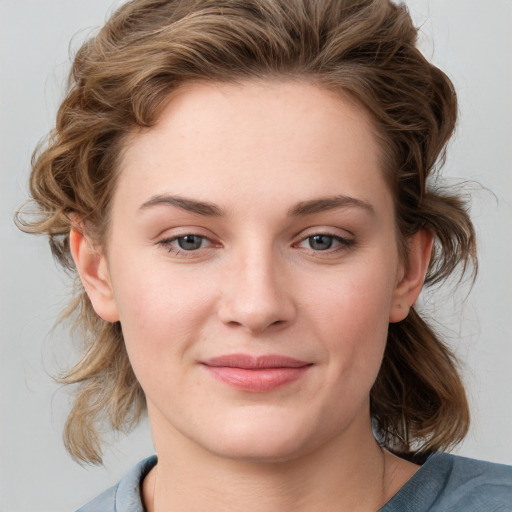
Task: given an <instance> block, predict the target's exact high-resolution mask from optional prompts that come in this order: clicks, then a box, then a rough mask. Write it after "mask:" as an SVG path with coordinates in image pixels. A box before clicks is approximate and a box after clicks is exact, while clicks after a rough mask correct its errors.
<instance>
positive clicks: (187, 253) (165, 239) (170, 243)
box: [155, 227, 221, 258]
mask: <svg viewBox="0 0 512 512" xmlns="http://www.w3.org/2000/svg"><path fill="white" fill-rule="evenodd" d="M186 236H196V237H199V238H201V239H203V240H206V241H208V245H207V246H206V247H200V248H198V249H195V250H187V249H183V248H180V247H178V246H176V245H174V243H175V242H176V240H179V239H180V238H184V237H186ZM155 244H156V245H157V246H160V247H162V248H164V249H165V250H166V251H167V252H169V253H170V254H174V255H176V256H178V255H179V256H180V257H185V258H186V257H194V256H195V257H197V256H199V255H200V254H203V253H204V251H206V250H209V249H212V248H218V247H221V244H220V243H219V242H216V241H215V237H214V236H212V235H206V234H205V233H204V231H203V230H202V229H201V228H195V227H182V228H179V229H177V230H175V231H174V232H172V233H169V234H168V235H161V236H159V237H158V238H157V239H156V240H155Z"/></svg>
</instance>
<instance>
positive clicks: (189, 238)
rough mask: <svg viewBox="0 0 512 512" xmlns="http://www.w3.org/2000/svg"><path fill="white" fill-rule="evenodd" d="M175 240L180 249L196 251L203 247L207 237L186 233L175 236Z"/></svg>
mask: <svg viewBox="0 0 512 512" xmlns="http://www.w3.org/2000/svg"><path fill="white" fill-rule="evenodd" d="M174 241H175V242H176V243H177V244H178V246H179V248H180V249H183V250H184V251H196V250H197V249H201V247H202V246H203V244H204V243H205V241H206V239H205V238H204V237H203V236H199V235H185V236H180V237H179V238H175V239H174Z"/></svg>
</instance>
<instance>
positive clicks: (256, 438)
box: [205, 416, 319, 464]
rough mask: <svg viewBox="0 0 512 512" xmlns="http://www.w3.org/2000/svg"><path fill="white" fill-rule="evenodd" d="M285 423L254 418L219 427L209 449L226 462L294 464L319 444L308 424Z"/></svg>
mask: <svg viewBox="0 0 512 512" xmlns="http://www.w3.org/2000/svg"><path fill="white" fill-rule="evenodd" d="M282 419H283V420H285V421H279V420H278V418H276V417H275V416H274V417H272V418H254V417H253V418H250V419H247V420H246V421H237V422H227V423H225V424H224V425H223V426H221V425H217V427H220V428H219V429H218V430H217V429H216V432H210V433H211V434H214V435H213V437H212V436H211V435H209V436H208V439H207V440H205V441H206V442H205V444H206V445H207V446H206V447H207V449H208V445H209V451H211V452H212V453H215V454H216V455H218V456H220V457H223V458H228V459H233V460H237V461H245V462H251V463H260V464H264V463H282V462H289V461H292V460H294V459H297V458H299V457H301V456H303V455H306V454H307V453H308V452H310V451H312V450H314V448H315V447H316V446H317V445H318V444H319V443H318V437H316V436H313V430H312V429H311V428H309V427H310V425H308V424H307V422H302V423H301V422H298V421H297V420H296V419H295V421H294V419H293V418H290V417H288V418H282ZM304 423H306V424H304ZM313 440H315V441H313Z"/></svg>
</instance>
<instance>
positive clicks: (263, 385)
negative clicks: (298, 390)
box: [205, 365, 310, 393]
mask: <svg viewBox="0 0 512 512" xmlns="http://www.w3.org/2000/svg"><path fill="white" fill-rule="evenodd" d="M205 368H206V369H207V370H208V371H209V372H210V373H211V374H212V375H213V377H215V378H216V379H218V380H220V381H221V382H224V384H227V385H228V386H231V387H232V388H235V389H238V390H240V391H249V392H252V393H265V392H269V391H274V390H275V389H278V388H280V387H282V386H285V385H286V384H290V383H291V382H294V381H296V380H298V379H300V378H301V377H302V376H303V375H304V374H305V373H306V372H307V370H308V369H309V368H310V366H309V365H308V366H301V367H300V368H288V367H282V368H258V369H254V370H250V369H245V368H231V367H227V366H207V365H205Z"/></svg>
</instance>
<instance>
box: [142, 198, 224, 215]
mask: <svg viewBox="0 0 512 512" xmlns="http://www.w3.org/2000/svg"><path fill="white" fill-rule="evenodd" d="M158 205H167V206H175V207H177V208H180V209H182V210H185V211H187V212H190V213H195V214H197V215H204V216H206V217H221V216H222V215H224V213H223V211H222V210H221V209H220V208H219V207H218V206H217V205H215V204H213V203H208V202H206V201H197V200H196V199H187V198H186V197H180V196H170V195H156V196H153V197H152V198H151V199H149V200H148V201H146V202H145V203H143V204H142V205H141V206H140V208H139V210H146V209H148V208H151V207H152V206H158Z"/></svg>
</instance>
